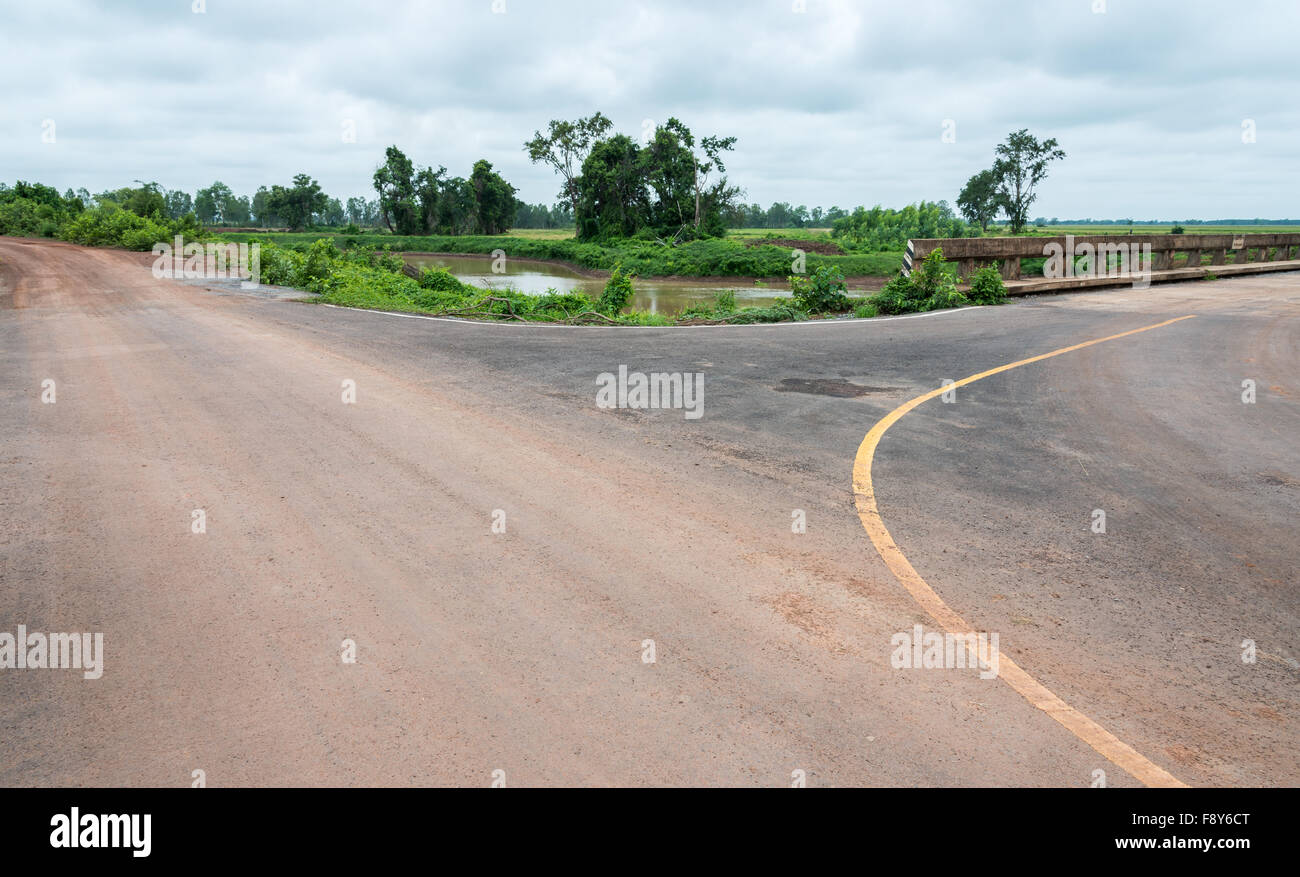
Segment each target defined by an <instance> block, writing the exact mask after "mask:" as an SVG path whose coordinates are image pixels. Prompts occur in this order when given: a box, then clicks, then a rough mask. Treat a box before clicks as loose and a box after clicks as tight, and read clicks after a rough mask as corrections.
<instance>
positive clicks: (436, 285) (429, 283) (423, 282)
mask: <svg viewBox="0 0 1300 877" xmlns="http://www.w3.org/2000/svg"><path fill="white" fill-rule="evenodd" d="M420 287H421V288H422V289H431V290H433V291H435V292H456V291H459V290H461V289H463V288H464V287H465V284H463V283H461V282H460V281H459V280H457V279H456V276H455V275H454V274H452V273H451V272H450V271H448V270H447V269H446V268H425V269H424V270H423V271H421V272H420Z"/></svg>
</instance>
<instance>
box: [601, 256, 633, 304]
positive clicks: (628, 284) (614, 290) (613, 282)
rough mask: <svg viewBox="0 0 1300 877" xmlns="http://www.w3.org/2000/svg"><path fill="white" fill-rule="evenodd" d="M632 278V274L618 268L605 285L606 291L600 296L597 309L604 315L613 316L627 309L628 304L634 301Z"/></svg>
mask: <svg viewBox="0 0 1300 877" xmlns="http://www.w3.org/2000/svg"><path fill="white" fill-rule="evenodd" d="M632 277H633V275H632V274H629V273H625V272H624V271H623V270H622V268H620V267H616V268H615V269H614V273H613V274H611V275H610V276H609V281H608V282H606V284H605V291H604V292H602V293H601V294H600V300H599V301H598V302H597V303H596V309H597V310H599V311H600V312H601V313H603V314H608V315H610V316H613V315H614V314H617V313H618V312H619V311H621V310H623V308H625V307H627V305H628V302H630V301H632V293H633V289H632Z"/></svg>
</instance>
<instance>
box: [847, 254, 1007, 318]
mask: <svg viewBox="0 0 1300 877" xmlns="http://www.w3.org/2000/svg"><path fill="white" fill-rule="evenodd" d="M1000 280H1001V278H999V282H1000ZM868 302H869V303H870V304H871V305H874V306H875V308H876V310H877V311H878V312H879V313H881V314H908V313H913V312H916V311H935V310H942V309H945V308H959V307H964V306H966V305H968V304H970V303H971V301H970V299H968V298H967V297H966V296H965V295H964V294H963V293H962V292H961V291H960V290H959V289H957V280H956V277H955V276H954V275H953V273H952V271H951V269H949V268H948V266H947V265H946V264H945V263H944V261H943V250H941V249H938V250H935V251H934V252H932V253H930V255H928V256H926V257H925V260H924V261H923V262H922V263H921V265H920V267H919V268H918V269H917V270H916V271H913V272H912V275H911V276H910V277H903V276H902V275H899V276H898V277H895V278H893V279H892V280H890V281H889V282H888V283H886V284H885V286H884V288H883V289H881V290H880V291H879V292H877V293H876V294H875V295H873V296H871V298H869V299H868Z"/></svg>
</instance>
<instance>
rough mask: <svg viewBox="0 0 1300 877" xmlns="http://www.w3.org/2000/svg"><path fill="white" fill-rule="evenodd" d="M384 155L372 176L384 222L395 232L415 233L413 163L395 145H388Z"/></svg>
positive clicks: (417, 220) (417, 225) (416, 214)
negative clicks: (381, 162) (382, 160)
mask: <svg viewBox="0 0 1300 877" xmlns="http://www.w3.org/2000/svg"><path fill="white" fill-rule="evenodd" d="M384 158H385V160H384V163H383V164H382V165H380V166H379V167H378V168H377V169H376V170H375V176H374V184H375V191H376V192H377V193H379V210H380V212H381V213H382V214H383V217H384V224H385V225H387V226H388V230H389V231H392V232H396V233H398V234H416V233H417V231H418V229H419V225H420V222H419V218H418V213H417V208H416V203H415V179H414V178H415V165H414V164H412V162H411V160H410V159H409V158H407V157H406V154H405V153H403V152H402V150H400V149H398V148H397V147H396V146H390V147H388V149H387V150H385V152H384Z"/></svg>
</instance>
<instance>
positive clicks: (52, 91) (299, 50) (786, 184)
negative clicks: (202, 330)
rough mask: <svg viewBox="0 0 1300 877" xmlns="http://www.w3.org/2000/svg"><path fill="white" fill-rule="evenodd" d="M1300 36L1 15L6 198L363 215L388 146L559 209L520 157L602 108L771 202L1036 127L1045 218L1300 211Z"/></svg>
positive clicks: (909, 5)
mask: <svg viewBox="0 0 1300 877" xmlns="http://www.w3.org/2000/svg"><path fill="white" fill-rule="evenodd" d="M200 6H205V7H206V9H205V11H203V12H202V13H196V12H194V11H193V9H194V8H197V7H200ZM1101 6H1104V8H1105V11H1104V12H1102V13H1100V14H1099V13H1098V12H1095V11H1094V7H1101ZM801 7H802V8H804V9H805V11H802V12H800V11H798V10H799V9H800V8H801ZM494 9H495V10H501V9H504V11H503V12H501V11H494ZM1298 32H1300V3H1298V2H1297V0H1277V2H1265V0H1260V2H1255V0H1241V2H1236V3H1231V4H1224V3H1211V2H1187V0H1179V2H1159V0H1105V3H1104V4H1103V3H1101V2H1099V0H1024V2H1018V0H997V2H986V0H951V2H925V0H905V2H873V3H868V2H851V0H806V2H798V0H770V2H769V0H747V2H736V3H726V2H719V0H682V2H678V0H646V2H628V3H622V2H618V0H603V2H566V0H496V2H495V3H494V2H493V0H458V2H452V0H448V2H409V3H399V2H392V0H390V2H383V3H380V2H375V3H373V4H364V3H359V2H328V0H311V2H302V3H290V2H285V0H258V2H236V0H206V2H204V0H198V2H194V0H156V2H139V3H130V4H128V3H124V2H113V3H109V2H103V3H98V4H96V3H87V2H73V0H0V82H2V83H3V96H2V97H0V101H3V106H4V111H3V113H0V134H2V135H3V136H2V137H0V179H4V180H6V181H9V182H12V181H13V180H15V179H25V180H29V181H41V182H45V183H48V184H50V185H54V186H57V187H58V188H59V189H60V190H63V189H66V188H68V187H72V188H79V187H81V186H85V187H86V188H88V189H90V190H91V191H92V192H98V191H102V190H104V189H107V188H116V187H118V186H122V185H129V184H131V182H132V181H133V180H136V179H140V180H146V181H147V180H156V181H157V182H159V183H161V184H162V185H163V186H164V187H166V188H169V189H174V188H179V189H184V190H186V191H189V192H190V193H193V192H194V191H195V190H196V189H198V188H200V187H202V186H206V185H208V184H209V183H211V182H212V181H213V180H221V181H223V182H225V183H226V184H228V185H229V186H231V188H233V189H234V190H235V191H236V193H240V194H251V193H252V192H253V191H255V190H256V189H257V187H258V186H259V185H270V184H272V183H287V182H288V181H289V180H290V178H291V177H292V176H293V175H294V174H295V173H298V172H307V173H310V174H311V175H312V176H314V177H316V178H317V179H319V180H320V182H321V184H322V186H323V187H324V188H325V190H326V191H327V192H328V193H330V194H331V195H334V196H338V197H340V198H344V199H345V198H347V197H348V196H352V195H365V196H367V197H374V192H373V190H372V189H371V184H370V178H371V174H372V173H373V172H374V169H375V167H376V165H377V164H378V163H379V162H380V160H381V159H382V157H383V151H384V148H385V147H386V146H388V145H390V144H397V145H398V146H400V147H401V148H402V149H403V150H404V151H405V152H406V153H407V155H409V156H410V157H411V159H412V160H413V161H415V162H416V163H417V164H432V165H435V166H436V165H445V166H447V168H448V169H449V170H450V171H451V172H452V173H453V174H456V175H461V176H468V174H469V171H470V168H471V166H472V164H473V162H474V161H475V160H476V159H478V158H486V159H488V160H489V161H491V162H492V163H493V164H494V165H495V166H496V167H497V169H498V170H499V171H500V172H501V173H502V174H503V175H504V176H505V177H506V179H508V180H509V181H510V182H512V183H513V184H514V185H515V186H517V187H518V189H519V196H520V197H521V198H523V199H525V200H527V201H529V202H534V203H535V202H545V203H547V204H550V203H553V202H554V201H555V200H556V194H557V192H558V191H559V186H558V183H557V181H556V179H555V177H554V176H553V175H552V174H550V173H549V172H548V171H547V170H545V169H544V168H541V167H534V166H532V165H530V164H529V162H528V160H527V157H526V156H525V154H524V152H523V150H522V144H523V142H524V141H525V140H526V139H528V138H529V137H530V136H531V135H532V133H533V131H534V130H535V129H538V128H543V127H545V125H546V123H547V121H548V120H550V119H552V118H574V117H577V116H580V115H587V114H590V113H591V112H593V111H595V110H600V111H602V112H604V113H605V114H606V115H608V116H609V117H610V118H611V119H612V120H613V121H614V123H615V126H616V128H617V129H618V130H620V131H622V132H624V133H627V134H629V135H631V136H634V137H637V136H639V135H640V134H641V131H642V129H643V126H644V125H645V124H647V121H646V120H653V121H654V122H663V121H665V120H667V119H668V118H669V117H671V116H677V117H678V118H680V119H681V120H682V121H683V122H685V123H686V124H687V125H688V126H689V127H690V128H691V129H692V130H693V131H695V132H696V133H697V135H703V134H719V135H723V136H726V135H734V136H736V137H738V138H739V140H738V143H737V145H736V151H735V154H734V157H733V158H732V159H731V161H730V162H729V163H728V171H729V175H730V177H731V179H732V181H733V182H734V183H735V184H737V185H739V186H741V187H742V188H743V189H745V191H746V199H745V200H746V201H747V202H754V201H757V202H760V203H762V204H763V205H764V206H766V205H768V204H770V203H771V202H773V201H788V202H790V203H792V204H795V205H798V204H806V205H808V206H809V207H812V206H814V205H821V206H823V207H830V206H832V205H838V206H841V207H846V208H848V207H853V206H855V205H858V204H865V205H867V206H870V205H873V204H876V203H880V204H884V205H886V206H893V207H897V206H902V205H903V204H906V203H910V202H915V201H918V200H922V199H926V200H939V199H946V200H948V201H949V202H955V201H956V196H957V193H958V192H959V191H960V189H961V187H962V184H963V183H964V182H965V181H966V179H967V178H968V177H969V176H970V175H971V174H973V173H975V172H976V171H979V170H981V169H983V168H985V167H987V166H988V165H989V164H990V163H991V161H992V156H993V147H994V146H995V144H996V143H997V142H998V141H1000V140H1002V139H1003V138H1004V137H1005V136H1006V135H1007V133H1008V132H1010V131H1013V130H1015V129H1018V128H1022V127H1025V128H1029V129H1030V130H1031V131H1032V132H1033V133H1035V134H1036V135H1038V136H1040V137H1055V138H1057V139H1058V140H1059V141H1060V144H1061V146H1062V148H1064V149H1065V150H1066V152H1067V153H1068V154H1069V157H1068V158H1067V159H1066V160H1065V161H1064V162H1061V163H1059V164H1058V165H1057V166H1056V167H1054V169H1053V170H1052V173H1051V176H1050V177H1049V178H1048V180H1047V181H1046V182H1045V183H1044V184H1043V185H1042V186H1041V188H1040V197H1039V200H1038V202H1037V203H1036V204H1035V205H1034V207H1033V209H1032V210H1031V215H1034V216H1038V215H1042V216H1047V217H1053V216H1058V217H1061V218H1063V219H1064V218H1081V217H1087V216H1091V217H1096V218H1115V217H1126V216H1132V217H1134V218H1138V219H1143V218H1161V219H1184V218H1203V219H1205V218H1228V217H1244V218H1251V217H1256V216H1258V217H1264V218H1297V217H1300V204H1297V194H1300V170H1298V165H1300V99H1298V98H1300V87H1298V86H1300V63H1298V62H1297V55H1298V54H1300V53H1298V52H1297V49H1296V35H1297V33H1298ZM51 121H52V123H53V125H52V126H51V125H50V122H51ZM946 121H951V123H952V125H951V126H949V130H954V131H955V142H944V139H943V134H944V131H945V122H946ZM349 122H350V123H351V124H352V125H353V126H354V127H355V142H345V137H344V133H345V130H346V126H347V125H348V124H349ZM1243 126H1245V127H1243ZM1252 128H1253V131H1254V133H1255V136H1254V139H1255V142H1253V143H1246V142H1243V133H1244V132H1247V133H1248V131H1249V130H1250V129H1252ZM50 134H52V135H53V137H52V139H53V142H46V141H47V140H49V139H51V138H50V137H49V135H50ZM43 135H45V136H43Z"/></svg>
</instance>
